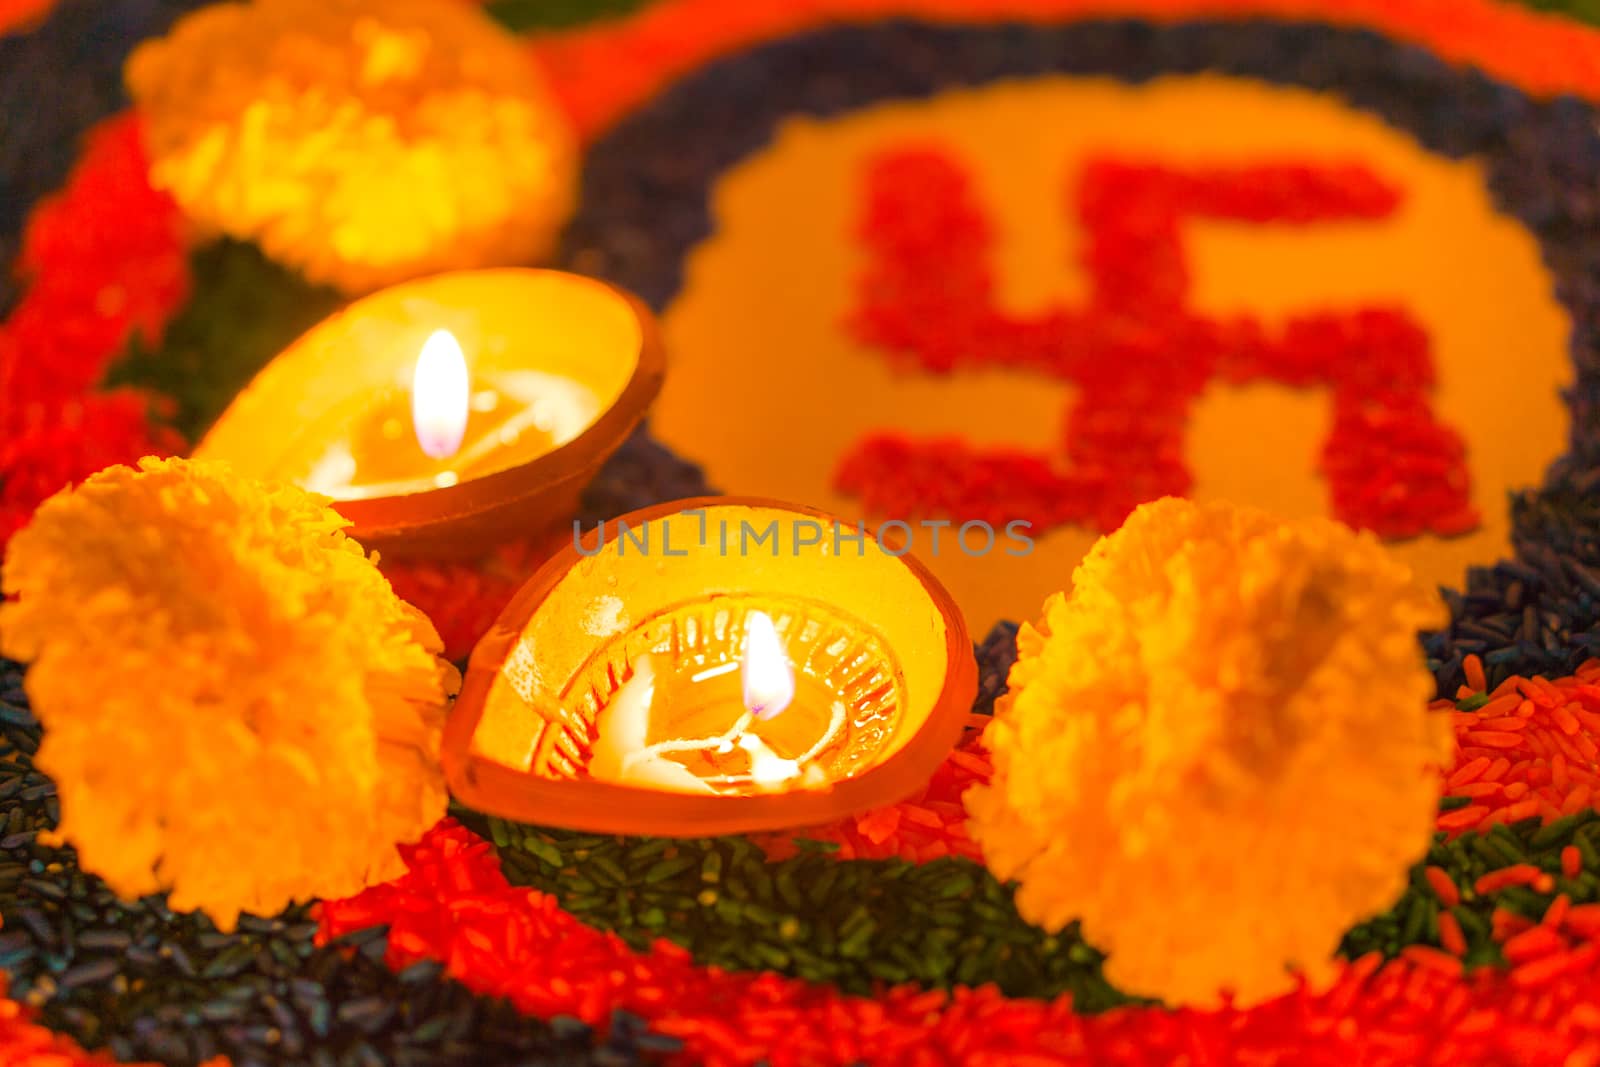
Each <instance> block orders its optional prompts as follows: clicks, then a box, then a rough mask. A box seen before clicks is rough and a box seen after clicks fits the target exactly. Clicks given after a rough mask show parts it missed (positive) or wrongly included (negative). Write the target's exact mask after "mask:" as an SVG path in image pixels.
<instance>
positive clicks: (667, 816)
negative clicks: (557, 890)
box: [441, 496, 978, 837]
mask: <svg viewBox="0 0 1600 1067" xmlns="http://www.w3.org/2000/svg"><path fill="white" fill-rule="evenodd" d="M730 506H731V507H754V508H768V509H774V510H781V511H786V512H791V513H793V514H795V515H798V516H802V517H810V518H814V519H815V518H820V519H827V520H828V521H830V522H832V521H838V522H839V524H840V528H841V529H845V528H849V529H856V530H859V529H860V523H855V522H845V521H844V520H840V519H837V517H836V516H834V515H831V514H829V513H827V512H825V511H823V510H821V509H820V508H813V507H809V506H805V505H800V504H793V503H789V502H787V501H782V500H773V499H770V498H766V497H750V496H707V497H691V498H687V499H683V500H673V501H668V502H666V503H664V504H657V505H654V506H652V507H647V508H641V509H639V510H637V511H632V512H629V513H628V514H626V515H620V516H618V517H617V519H616V520H607V521H608V522H616V521H624V522H627V523H629V524H630V526H633V525H638V524H642V523H644V522H647V521H651V520H654V519H659V518H663V517H665V516H669V515H674V514H677V513H678V512H681V511H686V510H692V509H694V508H699V507H706V508H710V507H730ZM597 537H598V532H597V531H596V530H590V531H589V532H588V533H587V534H585V535H584V538H583V541H584V544H585V545H586V546H587V547H590V548H593V547H594V543H595V541H596V539H597ZM584 558H587V557H584V556H582V555H581V554H580V553H579V552H578V550H577V547H576V546H575V545H574V544H573V543H572V542H570V541H569V542H568V543H567V545H566V546H565V547H564V548H563V549H562V550H561V551H559V552H558V553H556V554H555V555H554V556H552V557H550V558H549V559H548V560H547V561H546V562H545V563H544V564H543V565H542V566H541V567H540V568H539V570H538V571H537V572H535V574H534V575H533V577H532V578H530V579H529V580H528V582H527V584H526V585H524V586H523V587H522V588H521V589H520V590H519V591H518V592H517V594H516V596H514V597H513V598H512V599H511V602H510V603H509V604H507V605H506V607H505V610H504V611H502V612H501V613H500V616H499V618H497V619H496V620H495V623H494V625H493V626H492V627H490V629H489V632H488V633H487V634H485V635H484V637H483V638H482V639H481V640H480V641H479V642H478V644H477V646H476V647H475V648H474V649H473V650H472V656H471V659H470V660H469V661H468V664H467V671H466V677H465V679H464V680H463V682H462V687H461V693H460V695H459V696H457V697H456V702H455V706H454V707H453V708H452V709H451V712H450V716H449V719H448V721H447V722H446V724H445V730H444V738H443V744H442V746H441V759H442V762H443V764H444V774H445V781H446V783H447V784H448V785H449V787H450V791H451V793H453V794H454V795H455V797H456V798H457V799H458V800H460V801H461V802H462V803H463V804H465V805H466V806H467V807H469V808H471V809H473V810H474V811H478V812H481V813H483V814H487V815H495V816H499V817H501V818H505V819H511V820H514V821H517V822H524V823H533V824H536V825H545V826H557V827H562V828H565V829H571V830H579V831H584V832H589V833H613V834H651V835H659V836H667V837H707V836H713V835H717V834H732V833H751V832H758V831H771V830H784V829H798V828H801V827H806V826H815V825H819V824H825V823H830V822H834V821H836V820H838V819H841V818H843V817H844V816H846V815H852V814H855V813H857V812H860V811H866V810H869V809H871V808H877V807H883V806H884V805H887V804H893V803H895V802H897V801H900V800H903V799H905V798H906V797H907V796H909V795H910V794H911V793H913V792H915V791H916V790H917V789H918V788H919V787H921V786H923V785H925V784H926V783H927V781H928V779H929V778H930V777H931V776H932V774H933V772H934V771H935V770H936V769H937V768H938V766H939V764H940V763H942V762H943V760H944V758H945V757H946V756H947V755H949V753H950V751H951V750H952V749H953V748H954V747H955V746H956V743H957V742H958V741H959V740H960V738H961V733H962V730H963V729H964V727H965V726H966V723H967V717H968V715H969V713H970V712H971V710H972V702H973V700H974V699H975V698H976V696H977V691H978V667H977V660H976V658H975V657H974V654H973V650H972V640H971V638H970V637H969V635H968V633H967V626H966V620H965V619H963V618H962V615H961V612H960V610H959V609H958V608H957V607H956V605H955V602H954V600H952V599H951V597H950V594H949V593H948V592H947V591H946V590H945V588H944V586H943V585H941V584H940V583H939V580H938V579H937V578H935V577H934V576H933V573H932V572H931V571H929V570H928V568H927V567H926V566H924V565H923V564H922V562H921V561H920V560H918V559H916V558H915V557H914V556H912V555H910V554H909V553H907V554H905V555H902V556H899V557H894V561H895V562H896V563H898V564H900V565H901V566H904V567H906V568H907V569H908V570H910V571H911V573H912V575H913V576H915V577H916V579H917V580H918V582H919V583H920V584H921V586H922V589H923V591H924V593H926V595H927V597H928V600H929V602H930V604H931V605H932V607H933V608H934V609H936V610H937V611H938V613H939V615H940V617H941V619H942V621H943V623H944V636H945V673H944V680H943V684H942V686H941V688H940V691H939V694H938V696H937V697H936V698H935V700H934V702H933V705H932V707H931V708H930V710H929V712H928V717H927V719H926V720H925V721H924V722H923V723H922V726H921V727H920V728H919V729H918V730H917V731H916V733H915V734H913V735H912V736H911V738H910V739H909V740H907V741H906V742H905V743H904V744H903V745H901V747H900V748H899V749H897V750H896V751H895V752H894V753H893V754H891V755H890V756H889V757H888V758H886V759H884V760H883V761H882V762H881V763H876V764H873V765H872V766H870V767H868V768H867V769H866V770H865V771H862V772H861V773H860V774H858V775H855V776H854V777H851V778H846V779H844V780H842V781H837V782H835V783H833V785H832V786H831V787H830V788H828V789H826V790H795V791H792V792H784V793H759V794H753V795H749V796H731V797H730V796H701V795H697V794H691V793H674V792H668V791H664V790H657V789H646V788H641V787H636V786H628V785H621V784H618V783H615V782H604V781H595V780H592V779H586V778H572V779H556V778H547V777H544V776H542V775H538V774H535V773H534V772H533V771H531V770H530V771H518V770H515V769H513V768H511V767H508V766H506V765H505V764H502V763H497V762H495V761H494V760H491V759H488V758H486V757H484V756H480V755H477V754H475V753H474V752H473V751H472V738H473V736H474V734H476V732H477V729H478V724H479V722H480V721H481V720H482V718H483V713H484V710H485V708H486V706H487V702H488V697H489V691H490V688H491V686H492V685H493V684H494V681H495V679H496V677H497V676H498V675H499V673H500V668H501V667H502V666H503V665H504V664H505V662H506V660H507V658H508V656H509V655H510V653H511V650H512V649H513V648H514V647H515V645H516V643H517V641H518V640H519V639H520V638H521V636H522V633H523V630H524V628H525V627H526V625H527V623H528V622H530V621H531V620H532V619H533V617H534V615H535V613H536V612H537V611H538V609H539V607H540V606H541V605H542V604H543V603H544V601H545V599H546V598H547V597H548V596H549V594H550V592H551V591H552V590H553V589H554V588H555V586H556V584H557V583H558V582H559V581H560V580H561V579H562V578H563V577H565V576H566V574H567V572H568V571H569V570H571V568H572V567H573V566H574V565H575V564H576V563H577V561H578V560H580V559H584ZM891 651H892V650H891ZM528 714H530V715H537V712H535V711H534V710H533V709H531V708H530V709H529V711H528ZM550 728H552V727H550V726H546V727H544V729H550Z"/></svg>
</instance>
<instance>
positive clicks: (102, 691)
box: [0, 458, 460, 930]
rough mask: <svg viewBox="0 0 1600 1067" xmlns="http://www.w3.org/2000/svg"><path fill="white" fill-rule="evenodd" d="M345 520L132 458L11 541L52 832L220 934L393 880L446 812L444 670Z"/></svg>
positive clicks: (319, 503) (194, 471) (208, 469)
mask: <svg viewBox="0 0 1600 1067" xmlns="http://www.w3.org/2000/svg"><path fill="white" fill-rule="evenodd" d="M344 526H345V520H344V519H343V518H342V517H341V516H340V515H339V514H338V513H337V512H335V511H334V510H333V509H332V508H330V507H328V506H327V504H326V502H325V501H324V500H323V499H322V498H321V497H318V496H314V495H312V494H310V493H307V492H305V491H304V490H301V489H299V488H296V487H294V486H287V485H264V484H260V483H254V482H250V481H247V480H244V479H239V478H236V477H233V476H232V475H231V473H230V472H229V471H228V469H227V468H226V467H222V466H219V465H215V464H207V463H198V462H191V461H188V460H180V459H170V460H160V459H154V458H146V459H144V460H141V461H140V463H139V468H138V469H137V470H134V469H133V468H130V467H111V468H108V469H107V470H104V471H101V472H100V473H98V474H95V475H93V476H92V477H90V478H89V479H88V480H87V481H85V482H84V483H83V484H82V485H81V486H79V487H77V488H76V489H69V490H64V491H62V492H61V493H58V494H56V495H55V496H54V497H52V498H51V499H50V500H48V501H46V502H45V504H44V505H43V506H42V507H41V508H40V509H39V511H38V513H37V514H36V515H35V516H34V518H33V521H32V522H31V523H30V524H29V525H28V526H27V527H26V528H24V529H23V530H22V531H21V532H20V533H18V534H17V535H16V537H15V538H13V540H12V542H11V545H10V548H9V551H8V553H7V555H6V560H5V567H4V574H3V578H4V588H5V592H6V593H7V594H9V595H10V596H12V597H14V598H15V599H13V600H12V601H10V602H8V603H6V604H5V605H3V606H0V649H3V651H4V653H5V654H6V655H8V656H12V657H14V658H17V659H21V660H26V661H29V662H30V663H31V666H30V668H29V670H28V674H27V678H26V682H25V684H26V687H27V690H28V696H29V699H30V700H31V702H32V704H33V707H34V710H35V713H36V714H37V715H38V716H39V720H40V722H41V723H42V724H43V726H44V728H45V732H44V739H43V742H42V743H41V745H40V748H39V753H38V767H39V768H40V769H41V770H43V771H45V772H46V773H48V774H49V775H51V777H53V778H54V779H55V780H56V784H57V787H58V789H59V792H60V796H61V825H60V827H59V834H58V839H59V840H62V841H66V842H70V843H71V844H72V845H74V846H75V847H76V848H77V850H78V854H79V859H80V862H81V863H82V864H83V866H84V868H85V869H87V870H89V871H92V872H94V873H95V874H98V875H100V876H101V877H103V878H104V879H105V880H106V881H107V882H108V883H109V884H110V885H111V886H112V888H113V889H115V890H116V891H117V892H118V893H119V894H120V895H122V896H123V897H127V898H131V897H137V896H140V895H142V894H145V893H151V892H156V891H161V890H170V893H171V901H170V902H171V905H172V907H173V908H175V909H177V910H194V909H198V910H201V911H204V912H205V913H206V914H208V915H210V916H211V917H212V919H214V920H215V921H216V923H217V925H218V926H219V927H221V928H223V929H225V930H226V929H230V928H231V927H232V926H233V924H234V922H235V920H236V919H237V917H238V915H239V913H240V912H241V911H249V912H253V913H257V914H263V915H270V914H274V913H276V912H278V911H280V910H282V908H283V907H285V906H286V905H287V904H289V903H290V902H291V901H295V900H304V899H308V898H312V897H319V896H344V895H348V894H350V893H352V892H357V891H359V890H360V889H361V888H362V887H364V886H366V885H369V884H371V883H373V882H375V881H379V880H382V879H385V878H389V877H392V876H394V875H396V874H398V873H400V871H401V870H402V869H403V866H402V864H401V862H400V857H399V853H398V852H397V851H396V847H395V846H396V844H397V843H402V842H408V841H414V840H416V839H417V838H418V837H420V836H421V834H422V833H423V832H424V831H425V830H426V829H427V828H428V827H429V826H431V825H432V824H433V823H434V822H436V821H437V820H438V819H439V818H440V817H441V816H442V815H443V814H444V810H445V805H446V794H445V788H444V782H443V777H442V774H441V772H440V769H439V766H438V746H439V738H440V732H441V730H442V728H443V720H444V715H445V710H446V705H447V701H448V698H449V696H450V695H451V694H452V693H453V692H454V691H455V689H456V687H457V686H458V684H459V681H460V678H459V675H458V674H457V672H456V670H455V668H454V667H452V666H451V665H450V664H448V663H447V662H445V661H444V660H442V659H440V658H439V657H438V655H437V653H438V652H439V651H440V648H441V645H440V641H439V637H438V635H437V634H436V633H435V632H434V630H433V626H432V624H430V623H429V622H428V620H427V619H426V618H425V617H424V616H423V615H422V614H421V613H420V612H418V611H417V610H416V609H415V608H412V607H411V606H410V605H408V604H406V603H405V602H404V601H402V600H400V599H399V598H398V597H397V596H395V594H394V592H393V590H392V589H391V588H390V587H389V583H388V582H387V581H386V580H385V579H384V578H383V576H382V575H381V574H380V573H379V572H378V569H377V567H376V566H375V565H374V561H373V560H371V559H369V558H368V556H367V554H366V552H365V551H364V550H363V549H362V548H361V546H360V545H358V544H357V543H356V542H354V541H352V540H350V539H349V538H348V537H346V536H345V534H344V532H343V527H344Z"/></svg>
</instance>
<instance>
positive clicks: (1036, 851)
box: [967, 499, 1451, 1004]
mask: <svg viewBox="0 0 1600 1067" xmlns="http://www.w3.org/2000/svg"><path fill="white" fill-rule="evenodd" d="M1445 618H1446V615H1445V611H1444V607H1443V604H1442V603H1441V601H1440V599H1439V597H1438V596H1437V595H1436V594H1434V593H1433V592H1431V591H1428V590H1425V589H1424V588H1422V587H1421V586H1420V585H1418V584H1417V583H1416V581H1415V580H1414V579H1413V577H1412V575H1411V572H1410V571H1409V570H1408V569H1407V568H1406V567H1405V566H1403V565H1402V564H1400V563H1398V562H1396V561H1395V560H1393V559H1392V558H1390V557H1389V556H1388V555H1386V554H1385V552H1384V551H1383V549H1382V548H1381V547H1380V546H1379V545H1378V543H1377V541H1376V540H1375V539H1374V538H1373V537H1372V536H1371V535H1370V534H1365V533H1363V534H1356V533H1354V532H1352V531H1351V530H1349V529H1348V528H1346V527H1344V526H1342V525H1340V524H1338V523H1336V522H1333V521H1330V520H1325V519H1307V520H1299V521H1294V522H1284V521H1280V520H1278V519H1275V518H1272V517H1270V516H1268V515H1266V514H1263V513H1261V512H1258V511H1252V510H1247V509H1243V508H1236V507H1233V506H1229V505H1223V504H1194V503H1190V502H1187V501H1182V500H1174V499H1167V500H1159V501H1156V502H1154V503H1151V504H1147V505H1145V506H1143V507H1141V508H1139V509H1138V510H1137V511H1135V512H1134V513H1133V515H1132V516H1131V517H1130V518H1129V519H1128V521H1127V523H1126V524H1125V525H1124V526H1123V527H1122V529H1120V530H1119V531H1117V532H1116V533H1114V534H1112V535H1110V536H1109V537H1106V538H1104V539H1102V540H1101V542H1100V543H1099V544H1098V545H1097V546H1096V547H1095V549H1094V550H1093V551H1092V552H1090V554H1089V555H1088V557H1087V558H1085V560H1084V561H1083V563H1082V565H1081V566H1080V567H1079V568H1078V571H1077V574H1076V576H1075V579H1074V588H1073V591H1072V595H1071V596H1070V597H1068V596H1065V595H1062V594H1057V595H1055V596H1053V597H1051V598H1050V600H1049V601H1047V602H1046V604H1045V608H1044V619H1043V621H1042V622H1040V623H1039V624H1037V625H1036V626H1033V627H1025V628H1024V629H1023V630H1022V632H1021V633H1020V634H1019V635H1018V639H1017V644H1018V648H1019V651H1020V658H1019V659H1018V660H1017V663H1016V665H1015V666H1014V667H1013V669H1012V671H1011V676H1010V687H1011V688H1010V693H1009V695H1008V696H1007V697H1005V698H1004V699H1003V700H1002V701H1001V702H1000V703H999V704H997V706H996V716H995V721H994V722H993V723H992V724H991V725H990V726H989V728H988V730H987V732H986V735H985V741H986V743H987V744H988V746H989V748H990V749H991V751H992V753H993V756H994V765H995V774H994V778H993V781H992V783H991V784H990V785H989V786H987V787H979V788H975V789H974V790H972V791H971V792H969V793H968V795H967V803H968V806H969V808H970V810H971V813H972V817H973V821H972V824H971V828H972V831H973V834H974V836H975V837H976V838H977V839H978V842H979V844H980V846H981V847H982V849H983V854H984V859H985V860H986V862H987V863H988V865H989V866H990V867H991V868H992V869H993V870H994V872H995V874H996V875H997V876H999V877H1001V878H1007V879H1010V878H1015V879H1018V880H1019V881H1020V882H1021V888H1020V890H1019V891H1018V895H1017V905H1018V908H1019V909H1020V910H1021V912H1022V914H1023V915H1025V916H1026V917H1027V918H1028V919H1029V920H1030V921H1032V922H1035V923H1037V924H1039V925H1040V926H1043V927H1045V928H1046V929H1050V930H1056V929H1059V928H1061V927H1062V926H1064V925H1065V924H1067V923H1068V922H1070V921H1072V920H1074V919H1079V920H1081V921H1082V929H1083V932H1084V936H1085V937H1086V938H1088V939H1089V940H1090V941H1091V942H1092V943H1094V944H1096V945H1098V946H1099V947H1100V948H1102V949H1103V950H1105V951H1106V952H1107V953H1108V959H1107V962H1106V974H1107V977H1108V978H1110V980H1111V981H1113V982H1115V983H1116V984H1117V985H1119V986H1120V987H1122V988H1124V989H1126V990H1128V991H1130V992H1134V993H1140V994H1145V995H1150V996H1155V997H1159V998H1162V999H1164V1000H1167V1001H1169V1002H1174V1003H1177V1002H1187V1003H1202V1004H1204V1003H1212V1002H1214V1001H1216V1000H1217V999H1218V997H1219V996H1220V995H1221V994H1223V993H1232V994H1233V995H1234V996H1235V997H1236V998H1237V1000H1238V1001H1239V1002H1241V1003H1249V1002H1253V1001H1258V1000H1261V999H1264V998H1267V997H1270V996H1272V995H1274V994H1277V993H1280V992H1283V991H1284V990H1286V989H1288V988H1290V987H1291V985H1292V983H1293V977H1292V972H1294V971H1299V972H1302V973H1304V974H1306V975H1308V976H1309V977H1310V978H1312V979H1313V980H1317V979H1318V978H1319V977H1321V976H1322V975H1323V974H1324V973H1326V970H1327V967H1328V964H1329V961H1330V959H1331V957H1332V956H1333V953H1334V951H1335V950H1336V948H1337V946H1338V943H1339V939H1340V937H1341V936H1342V934H1343V933H1344V931H1345V930H1346V929H1347V928H1348V927H1349V926H1350V925H1351V924H1352V923H1354V922H1356V921H1359V920H1361V919H1363V918H1365V917H1367V916H1369V915H1372V914H1373V913H1375V912H1378V911H1381V910H1382V909H1383V908H1385V907H1387V906H1388V905H1390V904H1391V903H1392V902H1393V901H1394V900H1395V899H1396V898H1397V897H1398V896H1399V895H1400V894H1401V893H1402V892H1403V891H1404V888H1405V884H1406V871H1407V868H1408V867H1410V865H1411V864H1412V863H1413V862H1414V861H1416V860H1417V859H1418V858H1419V857H1420V856H1421V855H1423V854H1424V853H1425V851H1426V850H1427V847H1428V845H1429V842H1430V838H1431V834H1432V832H1433V820H1434V815H1435V813H1436V811H1437V804H1438V800H1439V794H1440V791H1441V786H1442V783H1441V776H1440V773H1439V769H1440V768H1441V767H1442V766H1443V765H1444V764H1445V763H1446V761H1447V760H1448V758H1449V756H1450V751H1451V748H1450V745H1451V742H1450V725H1449V721H1448V719H1447V718H1446V717H1445V716H1443V715H1439V714H1436V713H1432V712H1429V711H1428V701H1429V698H1430V697H1431V696H1432V695H1433V688H1434V683H1433V679H1432V677H1431V676H1430V675H1429V673H1428V671H1427V669H1426V667H1425V665H1424V662H1423V658H1422V653H1421V650H1420V648H1419V647H1418V644H1417V640H1416V634H1417V631H1418V630H1419V629H1422V628H1425V627H1430V626H1437V625H1439V624H1441V623H1442V622H1443V621H1444V619H1445Z"/></svg>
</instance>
